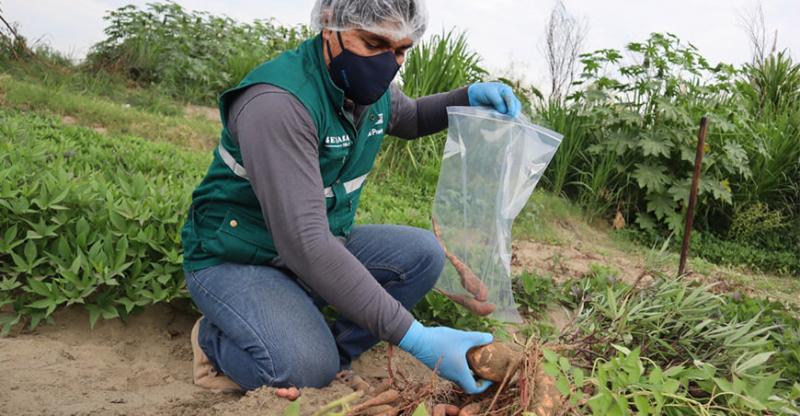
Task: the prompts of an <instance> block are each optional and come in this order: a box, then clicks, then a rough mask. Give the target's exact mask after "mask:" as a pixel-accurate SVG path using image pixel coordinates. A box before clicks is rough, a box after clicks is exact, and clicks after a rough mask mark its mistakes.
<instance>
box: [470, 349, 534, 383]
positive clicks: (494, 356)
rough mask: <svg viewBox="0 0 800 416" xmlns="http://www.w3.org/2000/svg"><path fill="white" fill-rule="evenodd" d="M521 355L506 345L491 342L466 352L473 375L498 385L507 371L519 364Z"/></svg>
mask: <svg viewBox="0 0 800 416" xmlns="http://www.w3.org/2000/svg"><path fill="white" fill-rule="evenodd" d="M521 359H522V355H521V354H520V353H519V352H517V351H514V350H513V349H512V348H511V347H509V346H508V344H505V343H502V342H497V341H495V342H492V343H491V344H489V345H484V346H482V347H476V348H472V349H471V350H469V351H467V362H468V363H469V366H470V368H472V371H474V372H475V374H476V375H477V376H478V377H480V378H483V379H486V380H491V381H494V382H496V383H500V382H502V381H503V378H505V376H506V374H507V373H508V371H509V369H512V371H513V367H514V366H516V365H517V363H519V361H520V360H521Z"/></svg>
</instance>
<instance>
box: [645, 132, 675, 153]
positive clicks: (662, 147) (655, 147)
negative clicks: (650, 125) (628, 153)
mask: <svg viewBox="0 0 800 416" xmlns="http://www.w3.org/2000/svg"><path fill="white" fill-rule="evenodd" d="M639 148H640V149H642V154H643V155H644V156H645V157H656V156H665V157H668V156H669V152H670V150H671V149H672V143H670V142H669V141H668V140H664V139H663V138H660V137H657V136H655V135H654V134H648V135H647V136H646V137H645V138H644V139H642V140H639Z"/></svg>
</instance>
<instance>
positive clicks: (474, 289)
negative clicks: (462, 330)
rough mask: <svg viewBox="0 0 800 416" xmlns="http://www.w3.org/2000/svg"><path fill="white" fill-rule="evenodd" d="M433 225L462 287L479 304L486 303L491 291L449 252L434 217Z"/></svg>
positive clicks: (434, 232)
mask: <svg viewBox="0 0 800 416" xmlns="http://www.w3.org/2000/svg"><path fill="white" fill-rule="evenodd" d="M431 224H432V225H433V234H434V235H435V236H436V239H437V240H439V244H441V245H442V249H443V250H444V255H445V257H447V259H448V260H450V263H452V264H453V267H454V268H455V269H456V272H458V275H459V276H461V286H462V287H463V288H464V289H466V290H467V292H469V293H471V294H472V296H474V297H475V299H476V300H477V301H478V302H486V301H487V300H488V299H489V289H487V288H486V285H485V284H483V282H482V281H481V279H479V278H478V276H476V275H475V273H473V272H472V270H471V269H470V268H469V267H467V265H466V264H464V262H463V261H461V259H459V258H458V257H456V256H455V255H454V254H453V253H451V252H450V251H448V250H447V246H446V245H445V244H444V240H443V239H442V232H441V230H440V229H439V224H437V223H436V219H434V218H433V216H431Z"/></svg>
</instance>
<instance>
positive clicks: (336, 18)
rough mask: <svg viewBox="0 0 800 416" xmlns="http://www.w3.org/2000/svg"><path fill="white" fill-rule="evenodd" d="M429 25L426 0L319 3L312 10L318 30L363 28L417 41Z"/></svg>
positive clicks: (327, 0)
mask: <svg viewBox="0 0 800 416" xmlns="http://www.w3.org/2000/svg"><path fill="white" fill-rule="evenodd" d="M427 24H428V12H427V10H426V9H425V0H317V2H316V4H314V9H313V10H311V27H312V28H313V29H314V30H317V31H319V30H322V29H330V30H336V31H345V30H350V29H362V30H366V31H368V32H372V33H377V34H379V35H383V36H387V37H389V38H392V39H394V40H399V39H403V38H411V40H413V41H414V42H416V41H418V40H419V39H420V38H421V37H422V34H423V33H425V27H426V26H427Z"/></svg>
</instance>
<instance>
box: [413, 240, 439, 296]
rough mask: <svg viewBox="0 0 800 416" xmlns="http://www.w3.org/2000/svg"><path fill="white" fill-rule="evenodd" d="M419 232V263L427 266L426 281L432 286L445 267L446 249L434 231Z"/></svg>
mask: <svg viewBox="0 0 800 416" xmlns="http://www.w3.org/2000/svg"><path fill="white" fill-rule="evenodd" d="M419 233H420V237H419V243H418V244H419V245H418V246H417V247H418V249H419V264H421V265H423V266H424V267H425V271H424V273H423V275H424V277H425V283H426V284H427V285H428V286H429V287H430V288H432V287H433V286H434V285H435V284H436V281H437V280H438V279H439V276H440V275H441V274H442V270H443V269H444V263H445V255H444V250H443V249H442V245H441V244H439V240H437V239H436V236H435V235H434V234H433V233H432V232H430V231H428V230H420V231H419Z"/></svg>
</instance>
